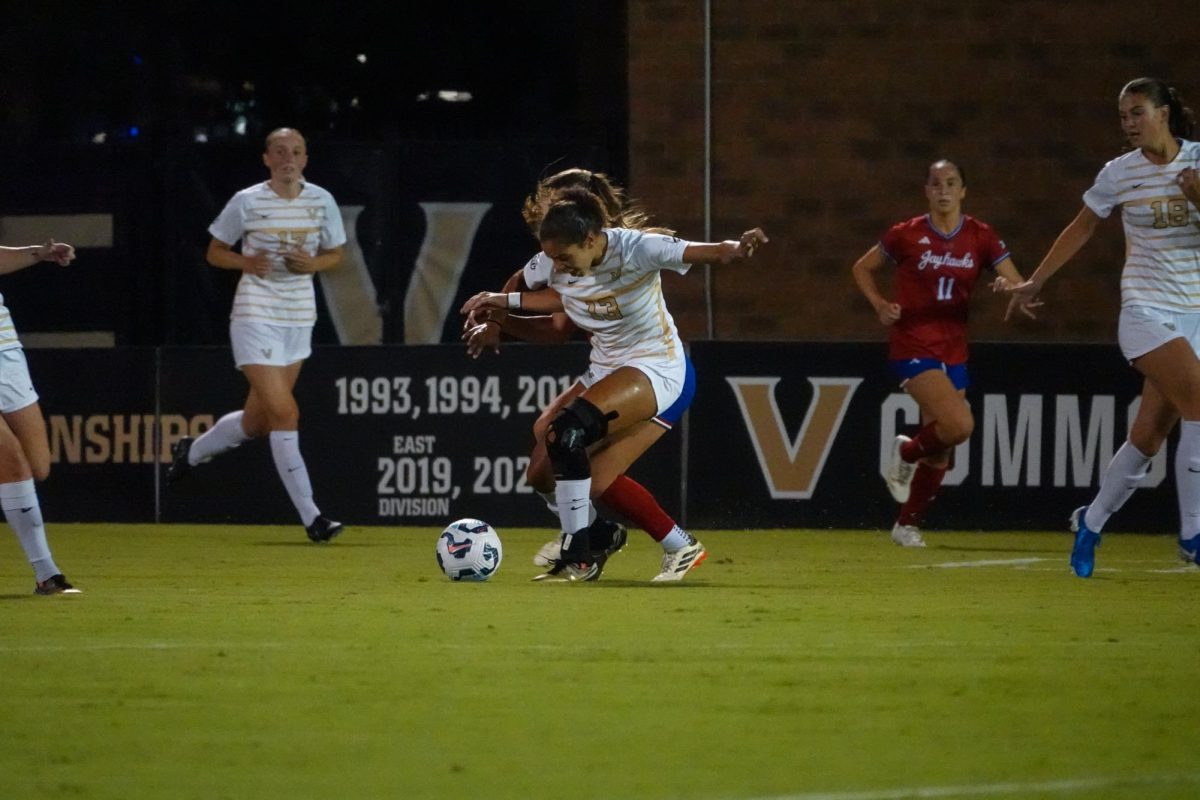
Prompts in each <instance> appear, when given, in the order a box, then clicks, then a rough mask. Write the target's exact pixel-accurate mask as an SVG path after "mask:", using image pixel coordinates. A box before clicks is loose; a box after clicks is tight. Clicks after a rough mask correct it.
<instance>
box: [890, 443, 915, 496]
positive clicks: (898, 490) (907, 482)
mask: <svg viewBox="0 0 1200 800" xmlns="http://www.w3.org/2000/svg"><path fill="white" fill-rule="evenodd" d="M910 441H912V440H911V439H909V438H908V437H907V436H904V435H903V434H901V435H900V436H897V437H896V440H895V441H893V442H892V457H891V460H890V461H889V462H888V465H887V471H886V472H884V474H883V480H884V482H885V483H887V487H888V491H889V492H891V493H892V498H893V499H894V500H895V501H896V502H897V503H907V502H908V494H909V489H910V488H911V487H912V479H913V475H915V474H916V472H917V465H916V464H910V463H908V462H907V461H905V460H904V459H903V458H901V457H900V446H901V445H903V444H904V443H905V442H910Z"/></svg>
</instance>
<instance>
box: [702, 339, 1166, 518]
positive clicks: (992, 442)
mask: <svg viewBox="0 0 1200 800" xmlns="http://www.w3.org/2000/svg"><path fill="white" fill-rule="evenodd" d="M692 357H693V360H694V361H695V363H696V370H697V376H698V385H697V399H696V402H695V404H693V406H692V412H691V417H690V420H689V428H688V445H689V449H688V452H689V458H688V465H687V466H688V523H689V524H690V525H692V526H695V527H697V528H710V527H717V528H724V527H801V528H864V527H865V528H890V527H891V525H892V523H893V522H894V521H895V517H896V511H897V508H896V505H895V503H894V502H893V501H892V499H891V496H890V495H889V494H888V492H887V489H886V488H885V487H884V484H883V481H882V479H881V477H880V475H881V473H882V470H883V465H884V463H885V462H886V459H887V455H888V448H889V445H890V443H891V441H892V439H893V437H894V436H895V434H897V433H908V434H912V432H913V431H915V430H916V429H917V428H918V427H919V425H918V422H919V413H918V411H917V407H916V404H915V402H913V400H912V399H911V398H909V397H908V395H906V394H904V393H903V392H902V391H901V390H900V389H899V388H898V387H897V382H896V380H895V379H894V378H893V377H892V376H891V373H890V371H889V370H888V368H887V361H886V350H885V347H884V346H883V345H882V344H761V343H726V342H704V343H697V344H695V345H694V346H693V348H692ZM970 371H971V380H972V384H971V386H970V388H969V389H968V390H967V401H968V402H969V403H970V405H971V408H972V410H973V413H974V416H975V431H974V433H973V435H972V436H971V438H970V440H969V441H968V442H966V443H964V444H963V445H961V446H960V447H959V448H958V450H957V451H956V455H955V463H954V466H953V468H952V470H951V471H950V472H949V473H948V474H947V478H946V480H945V482H944V484H943V489H942V490H941V492H940V494H939V496H938V499H937V502H936V503H935V504H934V506H933V508H932V509H931V511H930V514H929V517H928V519H927V520H926V524H927V525H928V526H929V527H931V528H937V527H942V528H954V529H964V528H965V529H985V530H986V529H993V530H995V529H1024V528H1032V529H1039V530H1040V529H1050V530H1054V529H1058V528H1064V527H1065V524H1066V518H1067V515H1068V514H1069V513H1070V511H1071V510H1072V509H1074V508H1076V507H1078V506H1080V505H1083V504H1084V503H1086V502H1088V501H1089V500H1090V499H1091V497H1092V495H1093V494H1094V492H1095V487H1097V486H1098V485H1099V475H1100V473H1101V471H1102V470H1103V468H1104V467H1105V465H1107V463H1108V461H1109V459H1110V458H1111V456H1112V453H1113V452H1115V449H1116V448H1117V447H1118V446H1120V444H1121V442H1122V441H1123V440H1124V438H1125V432H1126V430H1127V428H1128V425H1129V424H1130V423H1131V422H1132V420H1133V417H1134V414H1135V413H1136V409H1137V398H1138V394H1139V392H1140V389H1141V382H1140V379H1139V378H1138V376H1137V375H1136V374H1135V373H1134V371H1133V370H1132V369H1131V368H1130V367H1129V366H1128V365H1126V364H1125V363H1124V361H1123V360H1122V359H1121V357H1120V354H1119V353H1118V352H1117V349H1116V347H1111V346H1095V345H1079V346H1062V345H1055V346H1038V345H999V344H991V345H986V344H985V345H976V346H974V347H973V348H972V354H971V362H970ZM1168 459H1169V456H1168V453H1167V448H1163V451H1162V452H1161V453H1159V455H1158V456H1157V457H1156V458H1155V460H1154V463H1153V467H1152V469H1151V473H1150V475H1149V476H1148V477H1147V478H1146V480H1145V481H1144V485H1145V486H1146V487H1147V488H1145V489H1142V490H1141V491H1139V492H1137V493H1136V494H1135V495H1134V497H1133V499H1132V500H1131V501H1130V502H1129V503H1128V504H1127V506H1126V507H1125V509H1124V510H1122V512H1121V513H1120V514H1118V515H1117V516H1116V517H1114V518H1113V521H1112V523H1111V526H1110V527H1111V529H1113V530H1137V531H1160V530H1171V529H1173V528H1174V526H1175V521H1176V507H1175V502H1174V489H1173V488H1171V487H1172V486H1173V481H1172V479H1171V477H1170V472H1171V471H1170V469H1169V468H1168V467H1169V464H1170V462H1169V460H1168Z"/></svg>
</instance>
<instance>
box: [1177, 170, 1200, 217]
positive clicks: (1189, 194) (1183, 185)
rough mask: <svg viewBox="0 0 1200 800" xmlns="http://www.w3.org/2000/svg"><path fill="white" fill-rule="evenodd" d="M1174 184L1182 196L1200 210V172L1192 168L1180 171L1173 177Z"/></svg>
mask: <svg viewBox="0 0 1200 800" xmlns="http://www.w3.org/2000/svg"><path fill="white" fill-rule="evenodd" d="M1175 183H1177V184H1179V188H1180V189H1182V190H1183V196H1184V197H1186V198H1187V199H1188V200H1190V201H1192V205H1194V206H1196V207H1197V208H1200V172H1197V171H1196V170H1195V169H1193V168H1192V167H1186V168H1184V169H1181V170H1180V171H1179V174H1178V175H1177V176H1176V177H1175Z"/></svg>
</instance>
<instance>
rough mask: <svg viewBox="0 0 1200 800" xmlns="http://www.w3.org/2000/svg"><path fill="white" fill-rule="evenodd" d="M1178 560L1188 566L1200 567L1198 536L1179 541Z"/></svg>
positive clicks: (1199, 535)
mask: <svg viewBox="0 0 1200 800" xmlns="http://www.w3.org/2000/svg"><path fill="white" fill-rule="evenodd" d="M1179 558H1180V559H1182V560H1183V561H1186V562H1188V563H1189V564H1195V565H1197V566H1200V534H1198V535H1196V536H1193V537H1192V538H1190V539H1184V538H1183V537H1180V539H1179Z"/></svg>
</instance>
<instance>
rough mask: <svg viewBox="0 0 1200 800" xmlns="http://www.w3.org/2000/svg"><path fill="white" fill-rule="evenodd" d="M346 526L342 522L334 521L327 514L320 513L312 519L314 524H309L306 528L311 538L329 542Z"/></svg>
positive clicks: (315, 540)
mask: <svg viewBox="0 0 1200 800" xmlns="http://www.w3.org/2000/svg"><path fill="white" fill-rule="evenodd" d="M345 527H346V526H345V525H343V524H342V523H340V522H334V521H333V520H331V519H329V518H328V517H326V516H325V515H323V514H320V515H318V516H317V518H316V519H314V520H313V521H312V525H309V526H307V527H306V528H305V529H304V530H305V531H306V532H307V533H308V538H309V539H310V540H312V541H314V542H328V541H329V540H330V539H332V538H333V537H335V536H337V535H338V534H339V533H341V532H342V529H343V528H345Z"/></svg>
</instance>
